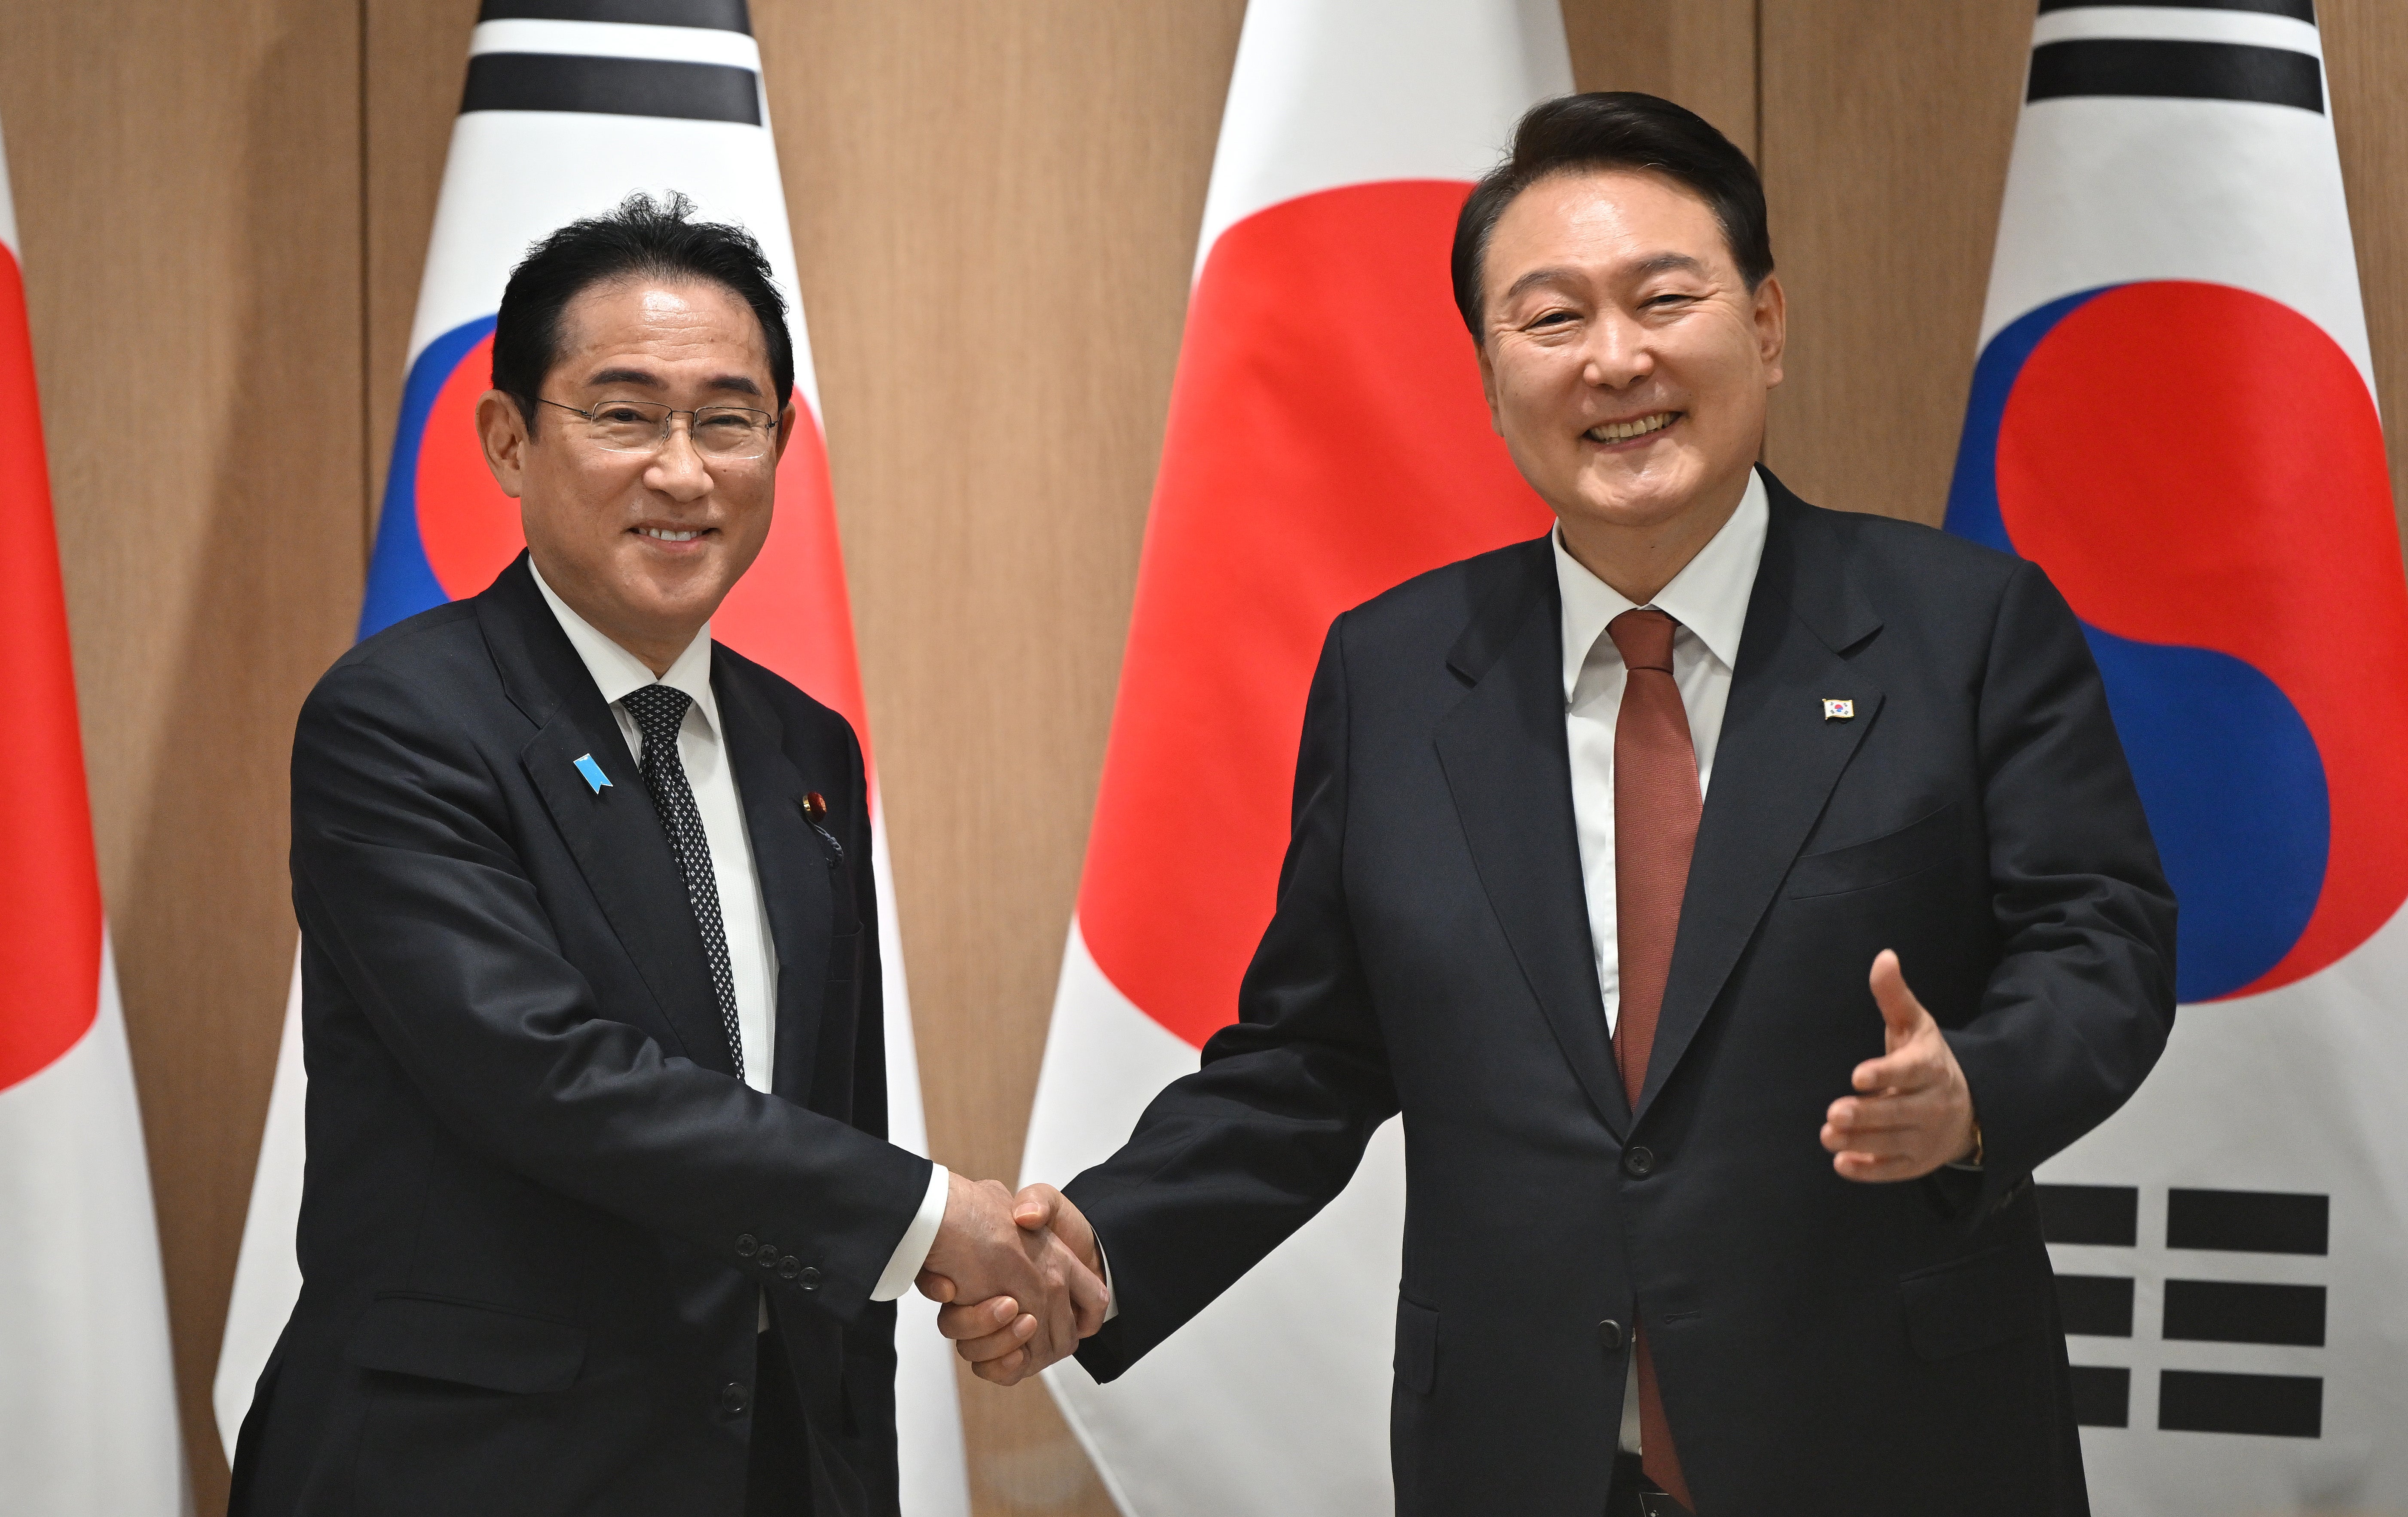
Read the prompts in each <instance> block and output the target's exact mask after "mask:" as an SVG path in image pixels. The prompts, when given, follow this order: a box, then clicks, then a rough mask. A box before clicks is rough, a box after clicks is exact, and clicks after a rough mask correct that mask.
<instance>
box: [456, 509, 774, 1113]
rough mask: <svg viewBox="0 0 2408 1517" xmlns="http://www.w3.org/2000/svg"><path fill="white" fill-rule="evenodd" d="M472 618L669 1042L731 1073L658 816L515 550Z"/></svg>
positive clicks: (536, 771) (562, 825) (541, 789)
mask: <svg viewBox="0 0 2408 1517" xmlns="http://www.w3.org/2000/svg"><path fill="white" fill-rule="evenodd" d="M477 618H478V622H479V624H480V627H481V628H483V630H484V634H485V645H486V647H487V648H488V649H489V650H490V651H491V652H492V654H493V656H494V662H495V666H496V667H497V668H499V670H500V671H501V675H502V685H503V687H504V689H505V690H507V691H508V692H509V697H510V700H511V701H512V702H513V703H514V704H516V705H517V706H518V707H519V709H520V710H521V711H523V712H524V713H525V714H526V715H527V717H528V719H529V720H531V721H533V722H535V723H536V724H537V727H538V730H537V732H536V735H535V737H534V739H533V741H531V742H529V743H528V744H526V745H525V746H524V747H523V748H522V749H521V750H520V751H519V763H520V766H521V767H522V768H523V769H524V770H525V771H526V775H527V779H528V780H529V782H531V783H532V784H533V785H534V787H535V789H536V793H537V794H538V796H540V797H541V798H542V799H543V803H544V808H545V809H546V810H547V811H549V812H550V813H551V814H552V822H553V824H554V825H555V826H557V827H558V828H559V829H560V835H561V837H562V838H563V840H564V841H566V843H567V845H568V851H569V855H570V857H572V858H574V859H575V860H577V867H578V870H579V872H580V873H581V874H583V875H584V876H585V883H586V885H587V887H588V888H589V889H592V890H593V892H594V898H595V901H596V902H598V903H600V904H601V907H602V914H603V916H604V917H605V918H606V919H607V920H608V921H609V924H610V930H611V931H612V932H614V933H616V934H617V935H618V938H619V941H620V943H621V944H622V945H624V946H625V948H626V950H627V956H628V957H629V958H630V959H632V960H633V961H635V965H636V972H637V973H638V975H641V976H642V977H643V981H644V985H645V988H646V989H647V990H650V991H651V992H652V1000H653V1002H654V1004H656V1005H657V1006H658V1007H659V1008H660V1011H661V1015H662V1017H663V1018H664V1019H666V1020H667V1023H668V1025H669V1027H670V1028H671V1029H673V1030H674V1032H675V1033H676V1039H677V1042H678V1044H679V1047H677V1048H675V1049H674V1050H672V1051H674V1052H676V1053H679V1054H681V1055H683V1056H684V1057H685V1058H687V1059H690V1060H692V1061H693V1062H695V1063H697V1064H700V1065H702V1066H703V1067H705V1068H707V1069H715V1070H718V1071H719V1072H720V1073H721V1074H724V1075H733V1074H734V1073H735V1072H736V1066H735V1062H734V1061H732V1060H731V1059H729V1057H728V1053H727V1033H726V1030H725V1029H724V1027H723V1026H722V1025H721V1022H720V1018H719V1002H718V997H717V995H716V993H715V992H714V991H713V990H712V988H711V981H710V961H709V960H708V959H707V958H705V956H704V954H703V947H702V930H701V929H700V928H699V927H698V926H696V925H695V919H694V907H693V906H692V904H691V903H688V902H687V900H686V896H685V881H684V879H683V877H682V876H681V875H680V874H679V873H678V866H677V860H676V859H675V857H674V856H672V855H671V854H670V852H669V845H668V839H667V835H666V834H664V833H663V832H662V831H661V823H660V817H659V816H657V815H656V814H655V813H654V812H653V810H652V798H651V797H650V796H649V795H647V794H646V793H645V792H644V784H643V781H642V780H641V779H640V778H638V775H637V771H636V760H635V759H634V758H633V757H631V756H630V755H629V754H628V752H627V742H626V739H625V738H624V737H622V736H621V735H620V732H619V724H618V723H617V722H616V721H615V720H613V719H612V717H611V715H610V710H609V706H607V705H605V704H604V703H603V701H602V692H601V691H600V690H599V689H598V688H596V687H595V684H594V676H593V675H592V674H590V673H588V672H586V669H585V664H584V661H583V660H582V659H581V658H579V657H577V650H576V648H575V647H573V646H572V645H571V644H570V643H569V641H568V634H567V633H566V632H563V631H562V630H561V629H560V623H559V622H558V620H556V619H555V618H554V617H553V616H552V608H551V607H550V606H548V605H546V604H544V601H543V595H542V592H541V591H539V590H538V589H537V588H536V585H535V579H534V576H533V574H532V573H531V572H530V571H528V569H527V567H526V556H525V555H524V554H521V555H520V556H519V559H518V561H517V562H516V563H514V564H512V565H511V566H510V567H509V569H507V570H505V571H503V572H502V576H501V577H500V578H499V579H497V580H495V582H494V584H493V586H492V587H491V588H489V589H487V590H486V591H485V592H484V593H483V594H482V595H480V596H479V597H478V598H477ZM581 757H586V758H592V759H593V760H594V761H595V764H597V765H598V766H599V767H600V769H601V772H602V773H604V774H605V775H607V776H608V777H609V781H610V783H609V785H608V786H605V787H602V788H600V789H598V790H597V789H595V787H593V786H592V785H591V784H589V783H588V782H587V780H586V779H585V777H584V776H583V775H582V774H581V773H579V772H578V769H577V760H578V759H579V758H581Z"/></svg>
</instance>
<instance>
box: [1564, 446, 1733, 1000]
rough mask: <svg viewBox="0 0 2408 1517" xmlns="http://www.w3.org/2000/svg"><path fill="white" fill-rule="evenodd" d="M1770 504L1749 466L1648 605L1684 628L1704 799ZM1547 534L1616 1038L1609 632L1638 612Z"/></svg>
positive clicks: (1616, 665)
mask: <svg viewBox="0 0 2408 1517" xmlns="http://www.w3.org/2000/svg"><path fill="white" fill-rule="evenodd" d="M1770 510H1771V508H1770V506H1769V505H1768V504H1767V502H1766V498H1765V493H1764V480H1763V477H1762V476H1761V475H1758V474H1757V473H1756V472H1755V471H1754V470H1750V471H1749V472H1748V476H1747V492H1746V493H1745V494H1744V495H1742V496H1741V497H1740V502H1739V506H1738V509H1736V510H1734V511H1733V512H1732V513H1731V514H1730V520H1728V521H1727V522H1725V523H1723V525H1722V530H1720V531H1718V532H1716V533H1715V534H1714V535H1713V538H1712V539H1711V540H1710V541H1709V542H1707V543H1706V545H1705V546H1704V547H1702V548H1700V549H1699V550H1698V556H1696V557H1694V558H1692V559H1690V560H1689V561H1688V563H1687V564H1686V565H1684V567H1683V568H1682V570H1681V571H1680V572H1679V573H1678V574H1675V575H1673V576H1672V583H1670V585H1665V586H1664V588H1663V589H1662V590H1661V591H1659V592H1658V593H1657V594H1656V599H1655V600H1651V601H1649V602H1648V604H1649V605H1651V606H1653V607H1655V608H1656V610H1658V611H1661V612H1663V613H1664V614H1667V615H1669V616H1670V617H1671V618H1672V619H1673V620H1674V621H1676V622H1678V623H1680V624H1681V625H1680V627H1679V628H1677V629H1676V630H1675V631H1674V632H1673V633H1672V679H1673V683H1675V684H1676V685H1678V686H1680V689H1681V708H1682V710H1683V711H1684V712H1685V713H1686V714H1687V715H1688V718H1689V742H1690V744H1691V745H1692V746H1693V747H1695V748H1696V749H1697V754H1698V792H1699V795H1701V796H1702V795H1703V794H1704V793H1705V790H1706V787H1707V785H1708V783H1709V782H1710V781H1711V780H1712V779H1713V772H1714V747H1715V745H1716V744H1717V743H1718V742H1719V741H1720V740H1721V738H1722V731H1723V707H1724V705H1725V704H1726V703H1727V701H1729V700H1730V685H1731V669H1732V667H1733V666H1734V665H1735V664H1737V662H1738V661H1739V637H1740V631H1741V629H1742V628H1743V627H1745V626H1746V625H1747V602H1748V597H1749V596H1750V595H1751V594H1753V593H1754V591H1755V589H1756V566H1757V565H1758V564H1759V563H1761V562H1762V561H1763V558H1764V531H1765V525H1766V523H1767V522H1768V521H1769V520H1770ZM1547 541H1548V542H1550V543H1551V544H1553V545H1554V547H1555V585H1556V586H1557V588H1558V589H1559V590H1561V592H1562V594H1563V606H1564V616H1563V636H1564V735H1565V737H1566V739H1567V740H1568V741H1569V742H1570V747H1571V770H1572V818H1573V821H1574V823H1575V824H1576V826H1577V828H1578V830H1579V833H1580V857H1581V881H1582V885H1583V887H1584V889H1585V890H1586V892H1587V896H1588V932H1589V940H1590V942H1591V943H1592V944H1593V945H1594V946H1595V948H1596V952H1597V983H1598V990H1599V991H1600V992H1602V993H1603V995H1604V997H1605V1027H1606V1032H1607V1033H1608V1035H1611V1034H1612V1033H1613V1029H1614V1026H1615V1024H1616V1022H1617V1021H1618V1020H1619V1019H1620V1015H1621V1011H1622V957H1621V952H1620V946H1619V938H1620V932H1619V930H1618V927H1617V922H1616V917H1615V897H1614V883H1613V730H1614V724H1615V722H1616V721H1617V720H1618V719H1619V718H1620V716H1621V715H1622V686H1623V682H1624V681H1625V679H1626V678H1627V672H1626V671H1625V669H1624V668H1623V663H1622V650H1621V649H1619V648H1617V647H1615V646H1614V645H1613V638H1611V637H1608V636H1607V635H1606V631H1605V628H1606V625H1607V624H1608V623H1609V622H1611V621H1613V618H1615V617H1616V616H1619V615H1621V614H1623V613H1624V612H1626V611H1633V610H1637V609H1639V608H1638V607H1636V606H1635V605H1634V604H1633V603H1632V602H1631V600H1629V599H1628V598H1627V597H1626V596H1624V595H1623V594H1622V592H1621V591H1619V590H1616V589H1615V588H1614V587H1613V585H1608V584H1606V583H1605V581H1603V580H1601V579H1598V577H1597V576H1596V575H1595V574H1592V573H1590V572H1589V571H1587V570H1586V569H1585V568H1584V567H1582V565H1581V563H1580V561H1579V560H1578V559H1576V558H1574V557H1573V556H1571V554H1570V552H1569V551H1568V550H1567V549H1566V548H1565V547H1564V536H1563V529H1562V528H1561V527H1557V528H1556V529H1555V531H1554V532H1552V533H1550V534H1548V538H1547Z"/></svg>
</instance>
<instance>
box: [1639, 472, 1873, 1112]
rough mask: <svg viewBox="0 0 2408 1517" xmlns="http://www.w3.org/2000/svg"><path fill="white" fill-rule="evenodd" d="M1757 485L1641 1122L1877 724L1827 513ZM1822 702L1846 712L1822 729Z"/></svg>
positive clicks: (1860, 616)
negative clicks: (1733, 644)
mask: <svg viewBox="0 0 2408 1517" xmlns="http://www.w3.org/2000/svg"><path fill="white" fill-rule="evenodd" d="M1764 477H1765V483H1766V486H1767V490H1768V493H1769V495H1770V506H1771V519H1770V523H1769V524H1768V527H1767V530H1766V533H1765V541H1764V558H1763V562H1762V565H1761V567H1760V568H1759V569H1758V570H1757V571H1756V587H1755V589H1754V591H1753V592H1752V593H1751V595H1750V596H1749V599H1748V608H1747V622H1746V626H1745V629H1744V630H1743V631H1742V633H1741V635H1740V648H1739V663H1738V666H1737V668H1735V669H1734V670H1733V671H1732V677H1731V688H1730V700H1729V703H1728V705H1727V707H1726V709H1725V712H1724V715H1723V728H1722V735H1721V738H1720V740H1719V742H1718V743H1717V744H1716V747H1715V750H1714V773H1713V787H1712V788H1711V789H1709V790H1708V792H1707V795H1706V805H1705V812H1704V815H1703V816H1702V817H1701V818H1700V819H1699V824H1698V843H1697V851H1696V852H1695V854H1694V855H1693V856H1692V857H1691V860H1690V863H1689V884H1688V889H1687V891H1686V893H1685V894H1684V895H1683V897H1682V901H1681V928H1680V934H1679V936H1678V937H1677V938H1676V939H1675V940H1674V943H1673V946H1672V971H1671V977H1670V980H1669V981H1668V982H1667V983H1666V985H1665V989H1664V1006H1663V1011H1662V1013H1661V1014H1660V1016H1659V1017H1658V1019H1657V1021H1656V1043H1655V1047H1654V1049H1653V1050H1652V1052H1651V1053H1650V1054H1649V1056H1648V1061H1647V1082H1646V1085H1645V1086H1644V1087H1643V1088H1642V1089H1641V1092H1640V1097H1639V1111H1640V1114H1641V1116H1643V1115H1644V1114H1645V1113H1646V1110H1647V1108H1648V1106H1649V1105H1651V1104H1652V1103H1653V1102H1654V1101H1655V1099H1656V1092H1657V1091H1661V1090H1662V1089H1663V1087H1664V1083H1665V1081H1666V1080H1667V1079H1668V1078H1670V1075H1671V1072H1672V1069H1673V1067H1674V1066H1675V1065H1677V1064H1678V1063H1679V1062H1680V1061H1681V1056H1682V1054H1683V1053H1684V1052H1685V1051H1686V1050H1687V1048H1688V1046H1689V1043H1690V1041H1691V1039H1693V1038H1694V1037H1695V1036H1696V1035H1697V1032H1698V1028H1699V1025H1700V1024H1701V1023H1703V1022H1704V1020H1705V1019H1706V1014H1707V1012H1708V1011H1709V1010H1710V1009H1711V1008H1712V1007H1713V1004H1714V998H1715V997H1716V996H1718V995H1720V994H1721V993H1722V988H1723V984H1724V982H1725V981H1726V980H1727V979H1728V978H1729V977H1730V972H1731V968H1732V966H1733V965H1734V964H1736V963H1737V962H1738V961H1739V956H1740V953H1741V952H1742V950H1743V949H1744V948H1745V947H1746V946H1747V942H1748V939H1749V938H1750V937H1752V936H1754V935H1755V932H1756V923H1757V922H1758V921H1759V920H1761V919H1762V917H1763V916H1764V912H1765V908H1766V907H1767V906H1768V905H1770V903H1771V901H1772V894H1773V891H1774V890H1776V889H1779V888H1780V885H1781V881H1782V879H1783V877H1784V876H1785V875H1786V874H1788V873H1789V866H1790V864H1791V863H1792V862H1793V861H1794V860H1796V859H1797V857H1798V850H1799V848H1800V847H1801V846H1802V845H1804V844H1805V841H1806V836H1807V834H1808V833H1809V832H1810V831H1813V826H1814V822H1815V819H1816V818H1817V817H1819V816H1821V815H1822V813H1823V803H1824V802H1825V801H1826V800H1828V798H1829V796H1830V793H1831V787H1833V786H1834V785H1836V784H1837V783H1838V782H1839V778H1840V773H1841V772H1842V770H1844V769H1845V768H1846V767H1847V764H1848V760H1849V758H1851V757H1852V756H1854V754H1855V753H1856V745H1857V744H1859V743H1860V742H1862V741H1863V738H1864V735H1865V733H1866V732H1867V731H1868V730H1871V727H1872V724H1873V723H1874V721H1875V720H1877V719H1878V718H1879V715H1880V712H1881V703H1882V691H1881V689H1880V688H1879V687H1878V686H1875V685H1874V684H1873V683H1872V682H1871V680H1870V679H1868V678H1867V677H1866V676H1865V674H1864V672H1862V670H1861V669H1860V668H1858V667H1857V666H1856V664H1854V663H1852V662H1851V661H1850V660H1849V658H1847V657H1845V655H1847V654H1849V653H1852V652H1853V651H1855V650H1856V647H1857V646H1858V645H1859V644H1861V643H1864V642H1865V641H1866V640H1867V639H1868V638H1871V636H1872V635H1873V634H1874V633H1875V632H1877V631H1879V630H1880V628H1881V618H1880V617H1879V616H1878V615H1876V614H1874V613H1873V610H1872V608H1871V606H1870V605H1869V604H1868V603H1867V602H1866V601H1865V600H1864V598H1863V597H1862V595H1861V594H1860V593H1859V592H1858V591H1857V590H1856V587H1855V586H1854V585H1852V584H1851V583H1850V582H1849V580H1848V577H1847V565H1846V563H1845V562H1844V559H1843V556H1842V553H1841V551H1840V544H1839V542H1838V540H1837V538H1836V536H1835V535H1834V532H1833V528H1832V527H1831V526H1830V524H1829V523H1828V521H1826V520H1825V519H1824V516H1823V513H1819V512H1816V511H1815V510H1814V509H1813V508H1812V507H1810V506H1808V505H1806V504H1805V503H1803V502H1802V501H1800V500H1799V498H1797V497H1796V496H1793V495H1791V494H1790V493H1789V491H1788V490H1787V489H1785V488H1784V487H1783V486H1782V484H1781V483H1780V482H1779V481H1778V480H1775V479H1773V478H1772V476H1771V474H1770V471H1767V472H1766V474H1765V476H1764ZM1826 698H1834V699H1843V700H1847V701H1853V702H1854V703H1855V715H1853V716H1852V717H1851V718H1849V719H1847V720H1844V721H1830V720H1826V719H1825V718H1824V715H1823V701H1824V700H1825V699H1826Z"/></svg>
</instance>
